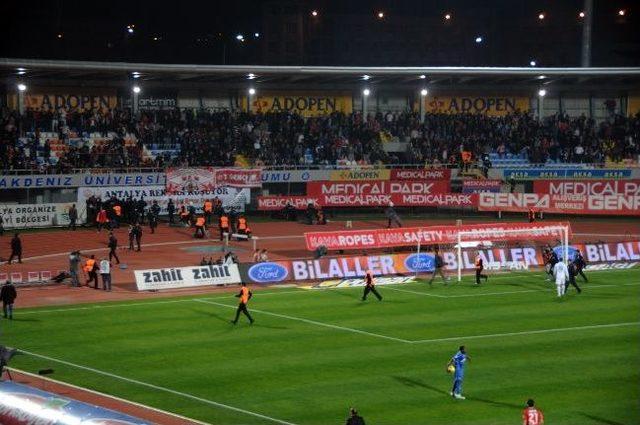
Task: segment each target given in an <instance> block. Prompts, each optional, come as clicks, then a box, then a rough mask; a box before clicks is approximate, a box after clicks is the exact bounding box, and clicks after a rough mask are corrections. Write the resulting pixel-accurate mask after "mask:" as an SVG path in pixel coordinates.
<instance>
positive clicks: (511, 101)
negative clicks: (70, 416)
mask: <svg viewBox="0 0 640 425" xmlns="http://www.w3.org/2000/svg"><path fill="white" fill-rule="evenodd" d="M529 103H530V101H529V98H528V97H525V96H507V95H465V96H454V95H446V96H425V97H424V111H425V112H426V113H432V114H433V113H440V114H461V113H469V114H484V115H489V116H496V117H497V116H503V115H507V114H509V113H514V112H516V111H520V112H526V111H528V110H529V106H530V104H529Z"/></svg>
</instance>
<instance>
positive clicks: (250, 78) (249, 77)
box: [247, 74, 256, 80]
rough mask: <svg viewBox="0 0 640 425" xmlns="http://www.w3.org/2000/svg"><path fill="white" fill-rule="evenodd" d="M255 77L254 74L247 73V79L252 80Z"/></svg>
mask: <svg viewBox="0 0 640 425" xmlns="http://www.w3.org/2000/svg"><path fill="white" fill-rule="evenodd" d="M255 78H256V74H247V80H254V79H255Z"/></svg>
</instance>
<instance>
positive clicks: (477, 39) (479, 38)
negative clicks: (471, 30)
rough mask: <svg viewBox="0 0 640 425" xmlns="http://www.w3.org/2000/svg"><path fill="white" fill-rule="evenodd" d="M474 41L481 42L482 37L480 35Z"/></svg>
mask: <svg viewBox="0 0 640 425" xmlns="http://www.w3.org/2000/svg"><path fill="white" fill-rule="evenodd" d="M476 43H478V44H480V43H482V37H480V36H478V37H476Z"/></svg>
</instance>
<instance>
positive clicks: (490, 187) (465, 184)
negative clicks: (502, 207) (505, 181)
mask: <svg viewBox="0 0 640 425" xmlns="http://www.w3.org/2000/svg"><path fill="white" fill-rule="evenodd" d="M500 189H502V180H489V179H484V180H480V179H473V180H463V181H462V193H480V192H500Z"/></svg>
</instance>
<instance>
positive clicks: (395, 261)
mask: <svg viewBox="0 0 640 425" xmlns="http://www.w3.org/2000/svg"><path fill="white" fill-rule="evenodd" d="M554 250H555V251H556V253H557V254H558V255H559V256H560V258H562V255H563V252H564V249H563V247H562V246H557V247H555V248H554ZM578 250H580V251H581V252H582V255H583V256H584V258H585V260H586V261H587V263H589V264H600V263H613V262H620V263H628V262H637V261H640V241H633V242H609V243H599V244H574V245H570V246H569V247H568V249H567V252H568V254H569V259H570V260H573V258H574V256H575V255H576V252H577V251H578ZM476 252H479V253H480V258H482V260H483V263H484V264H485V267H487V268H490V269H503V268H518V267H519V268H529V267H542V266H543V265H544V259H543V258H542V252H541V250H539V249H538V248H536V247H535V246H533V245H527V246H518V247H510V248H489V249H479V250H476V249H474V250H472V251H466V250H463V251H462V253H461V254H462V262H461V266H462V269H463V270H465V271H470V270H474V269H475V255H476ZM440 255H441V256H442V259H443V262H444V266H443V267H444V269H445V271H450V272H454V271H456V270H457V269H458V253H457V251H455V250H451V249H449V250H443V251H441V252H440ZM434 268H435V257H434V255H433V253H431V252H423V253H412V254H384V255H368V256H354V257H335V258H330V257H323V258H320V259H315V260H308V259H307V260H289V261H274V262H267V263H255V264H241V266H240V272H241V275H242V279H243V281H244V282H248V283H258V284H270V283H279V282H286V281H307V280H319V279H356V278H361V277H362V276H364V275H365V273H366V271H367V270H371V272H372V273H373V274H374V275H376V276H390V275H403V274H405V275H406V274H411V273H431V272H433V270H434Z"/></svg>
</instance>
